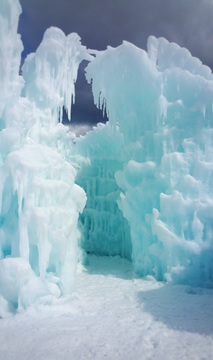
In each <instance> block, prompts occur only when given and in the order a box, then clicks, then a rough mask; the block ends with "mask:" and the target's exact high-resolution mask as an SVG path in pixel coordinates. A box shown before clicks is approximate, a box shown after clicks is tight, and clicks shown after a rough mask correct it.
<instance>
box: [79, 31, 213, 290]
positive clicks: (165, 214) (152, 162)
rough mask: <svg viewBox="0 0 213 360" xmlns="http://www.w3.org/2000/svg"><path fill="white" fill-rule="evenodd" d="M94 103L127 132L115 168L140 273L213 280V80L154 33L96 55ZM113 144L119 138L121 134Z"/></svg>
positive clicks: (91, 70)
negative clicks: (144, 44) (139, 43)
mask: <svg viewBox="0 0 213 360" xmlns="http://www.w3.org/2000/svg"><path fill="white" fill-rule="evenodd" d="M86 76H87V79H88V81H89V82H91V83H92V90H93V95H94V101H95V104H96V105H97V106H98V107H99V108H101V109H103V111H105V110H106V112H107V114H108V116H109V122H110V124H111V125H112V127H115V126H116V125H118V126H119V129H120V132H121V134H122V135H123V137H124V143H123V165H122V168H121V169H119V170H118V171H117V172H115V178H116V181H117V184H118V187H119V188H120V189H121V191H120V197H119V199H118V205H119V208H120V209H121V211H122V213H123V216H124V217H125V218H126V219H127V221H128V223H129V226H130V234H131V243H132V262H133V266H134V269H135V272H136V273H138V274H139V275H143V276H144V275H148V274H149V275H153V276H155V277H156V278H157V279H158V280H167V281H176V282H182V283H190V284H193V285H196V286H212V285H213V192H212V180H213V128H212V127H213V102H212V99H213V76H212V73H211V70H210V69H209V68H208V67H207V66H204V65H202V63H201V62H200V61H199V60H198V59H196V58H194V57H192V56H191V54H190V53H189V51H188V50H186V49H183V48H180V47H179V46H178V45H177V44H174V43H169V42H168V41H167V40H166V39H163V38H160V39H156V38H155V37H153V36H151V37H150V38H149V39H148V51H147V52H146V51H145V50H141V49H139V48H137V47H135V46H134V45H132V44H130V43H128V42H124V43H123V44H122V45H121V46H119V47H117V48H111V47H109V48H108V49H107V50H106V51H103V52H100V53H96V58H95V59H94V60H93V61H92V62H91V63H89V65H88V67H87V69H86ZM115 141H116V140H115Z"/></svg>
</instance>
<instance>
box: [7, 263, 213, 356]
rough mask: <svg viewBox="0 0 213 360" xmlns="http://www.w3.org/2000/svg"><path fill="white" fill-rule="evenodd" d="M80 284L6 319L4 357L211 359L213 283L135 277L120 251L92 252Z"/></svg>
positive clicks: (79, 278)
mask: <svg viewBox="0 0 213 360" xmlns="http://www.w3.org/2000/svg"><path fill="white" fill-rule="evenodd" d="M77 284H78V286H77V291H76V293H75V294H74V295H73V297H72V298H71V299H69V300H68V299H66V300H62V299H61V300H57V301H56V302H54V303H53V304H52V305H51V306H45V307H44V306H42V305H39V304H37V306H36V307H34V308H33V307H32V308H31V309H29V310H27V311H26V312H24V313H21V314H18V315H16V316H15V317H12V318H7V319H3V320H0V346H1V357H2V359H4V360H16V359H17V358H19V359H22V360H29V358H30V359H32V360H35V359H40V360H46V359H49V360H56V359H59V358H60V359H73V360H79V359H80V360H82V359H95V360H99V359H104V358H105V359H110V360H111V359H118V360H123V359H126V360H133V359H143V360H148V359H152V360H161V359H162V360H163V359H165V360H179V359H182V360H188V359H193V360H204V359H205V360H209V359H211V357H212V353H213V318H212V314H213V303H212V296H213V294H212V290H207V289H200V288H191V287H189V286H180V285H179V286H169V285H165V284H161V283H158V282H156V281H155V280H154V279H153V278H151V277H150V278H148V279H146V280H142V279H135V278H134V277H132V267H131V263H129V262H127V261H125V260H121V259H119V257H117V258H114V259H113V258H109V257H99V258H97V257H90V258H89V266H88V268H87V272H85V271H84V272H81V273H79V274H78V275H77ZM0 301H1V300H0Z"/></svg>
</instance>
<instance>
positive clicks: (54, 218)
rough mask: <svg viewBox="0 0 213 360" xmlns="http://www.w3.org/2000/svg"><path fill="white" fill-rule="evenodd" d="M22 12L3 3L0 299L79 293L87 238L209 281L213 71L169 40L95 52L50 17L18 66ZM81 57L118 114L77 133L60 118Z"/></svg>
mask: <svg viewBox="0 0 213 360" xmlns="http://www.w3.org/2000/svg"><path fill="white" fill-rule="evenodd" d="M20 11H21V8H20V5H19V2H18V0H16V1H12V0H3V1H2V2H1V5H0V29H1V31H0V41H1V44H3V50H4V51H2V52H1V53H0V69H4V70H3V71H2V72H1V76H0V87H1V89H3V91H2V94H1V96H0V256H1V261H0V275H1V276H0V294H1V303H4V306H9V307H11V308H13V309H15V308H17V307H26V306H28V305H29V304H30V303H32V302H34V301H36V299H37V298H40V299H41V298H43V299H47V298H48V299H50V298H51V297H54V296H56V297H57V296H60V295H61V294H70V293H72V291H73V289H74V287H75V274H76V266H77V262H78V261H80V254H79V249H80V246H79V242H80V241H81V242H83V244H84V245H83V246H84V247H85V249H86V250H87V251H92V252H95V253H98V254H109V255H115V254H119V255H121V256H124V257H127V258H131V259H132V262H133V267H134V270H135V272H136V273H137V274H140V275H142V276H144V275H147V274H149V275H152V276H154V277H155V278H156V279H158V280H167V281H176V282H184V283H191V284H194V285H199V286H212V284H213V225H212V224H213V195H212V179H213V165H212V164H213V161H212V156H213V129H212V128H213V110H212V108H213V107H212V104H213V75H212V73H211V70H210V69H209V68H208V67H206V66H204V65H202V63H201V62H200V61H199V60H198V59H196V58H194V57H192V56H191V54H190V53H189V52H188V51H187V50H186V49H183V48H180V47H179V46H178V45H176V44H173V43H169V42H168V41H166V40H165V39H162V38H161V39H156V38H154V37H150V38H149V39H148V50H147V51H145V50H142V49H139V48H137V47H135V46H134V45H132V44H130V43H127V42H124V43H123V44H122V45H121V46H119V47H118V48H116V49H114V48H110V47H109V48H108V49H107V50H106V51H103V52H96V51H93V54H92V55H91V51H88V50H87V49H86V48H85V47H84V46H82V45H81V42H80V39H79V37H78V35H77V34H70V35H68V36H67V37H66V36H65V35H64V33H63V32H62V31H61V30H59V29H56V28H50V29H48V30H47V31H46V32H45V34H44V38H43V41H42V43H41V45H40V46H39V47H38V49H37V51H36V53H35V54H30V55H29V56H28V57H27V59H26V60H25V63H24V65H23V68H22V75H19V65H20V55H21V51H22V43H21V40H20V36H19V35H18V34H17V24H18V17H19V14H20ZM85 59H86V60H88V61H89V65H88V66H87V69H86V77H87V80H88V81H89V82H92V91H93V95H94V101H95V104H96V106H98V107H100V108H104V109H106V111H107V114H108V117H109V123H108V124H107V125H102V126H98V127H97V128H96V129H94V130H93V131H92V132H90V133H88V134H87V135H86V136H85V137H81V138H75V135H74V134H72V133H70V132H69V131H68V129H67V128H66V127H64V126H63V125H62V124H61V123H60V119H61V114H62V108H63V107H64V108H65V109H66V110H67V112H68V116H69V117H70V114H71V101H72V98H73V99H74V97H75V87H74V83H75V81H76V78H77V72H78V66H79V64H80V62H81V61H82V60H85ZM79 185H80V186H79ZM83 188H84V190H85V191H86V193H87V199H88V200H87V205H86V207H85V204H86V193H85V191H84V190H83ZM84 207H85V210H84V212H83V214H82V215H81V224H80V225H79V221H78V220H79V214H80V213H82V211H83V209H84ZM82 238H83V239H82ZM14 284H15V285H14ZM45 301H46V300H45ZM48 301H49V300H48ZM8 304H9V305H8Z"/></svg>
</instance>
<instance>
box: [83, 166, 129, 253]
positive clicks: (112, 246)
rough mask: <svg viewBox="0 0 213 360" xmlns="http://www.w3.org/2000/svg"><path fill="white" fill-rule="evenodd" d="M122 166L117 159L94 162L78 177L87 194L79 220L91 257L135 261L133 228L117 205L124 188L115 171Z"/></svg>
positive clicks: (85, 248)
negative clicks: (109, 257)
mask: <svg viewBox="0 0 213 360" xmlns="http://www.w3.org/2000/svg"><path fill="white" fill-rule="evenodd" d="M120 166H121V164H120V163H119V161H118V160H115V159H105V160H104V161H102V160H100V159H93V160H92V162H91V163H90V164H88V165H87V166H85V167H84V168H83V169H82V170H81V172H80V173H79V175H78V178H77V182H78V184H79V185H80V186H81V187H82V188H83V189H84V190H85V192H86V194H87V203H86V206H85V209H84V211H83V213H82V214H81V215H80V218H79V222H80V228H81V229H82V248H83V250H84V251H85V252H86V253H87V254H94V255H97V256H120V257H121V258H125V259H128V260H131V253H132V244H131V237H130V228H129V224H128V222H127V220H126V219H125V218H124V216H123V214H122V212H121V211H120V209H119V207H118V204H117V200H118V198H119V194H120V189H119V188H118V185H117V184H116V181H115V172H116V171H117V169H119V167H120Z"/></svg>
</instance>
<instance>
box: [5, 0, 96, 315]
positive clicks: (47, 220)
mask: <svg viewBox="0 0 213 360" xmlns="http://www.w3.org/2000/svg"><path fill="white" fill-rule="evenodd" d="M20 11H21V8H20V5H19V2H18V1H14V0H4V1H3V2H1V5H0V27H1V32H0V37H1V39H0V40H1V44H5V46H3V51H2V52H1V54H0V68H1V69H2V70H3V72H2V74H1V78H0V86H1V89H2V93H1V100H0V101H1V108H0V110H1V112H0V128H1V131H0V257H1V258H3V259H4V260H1V266H0V278H1V282H0V295H1V297H2V298H3V299H5V300H6V301H8V304H9V307H10V308H11V309H14V310H16V309H17V308H19V309H20V308H24V307H26V306H28V305H29V298H31V299H33V301H36V300H37V298H41V295H42V297H44V298H46V297H49V298H50V297H51V296H60V294H70V293H72V291H73V289H74V287H75V273H76V265H77V259H78V241H79V238H80V232H79V230H78V226H77V223H78V216H79V213H80V212H81V211H82V210H83V208H84V206H85V203H86V194H85V192H84V190H83V189H82V188H80V187H79V186H78V185H77V184H76V183H75V177H76V169H75V168H74V167H73V166H72V164H71V163H69V162H68V161H66V159H65V156H64V154H63V151H62V149H63V144H65V143H66V141H67V139H68V137H69V136H68V134H67V129H66V128H65V127H64V126H63V125H62V124H60V123H58V119H60V117H61V113H62V107H63V106H64V107H65V108H66V109H67V111H68V114H70V110H71V98H72V97H74V82H75V80H76V76H77V69H78V65H79V63H80V62H81V61H82V60H83V59H85V58H86V59H88V58H90V56H89V55H88V54H87V52H86V50H85V48H84V47H83V46H82V45H81V44H80V41H79V37H78V35H76V34H71V35H68V36H67V37H66V36H65V35H64V34H63V32H62V31H61V30H59V29H56V28H50V29H48V30H47V31H46V33H45V34H44V38H43V41H42V43H41V45H40V46H39V48H38V49H37V51H36V53H35V54H30V55H29V56H28V58H27V59H26V61H25V64H24V66H23V69H22V71H23V77H22V76H19V66H20V59H21V51H22V44H21V40H20V37H19V35H17V25H18V16H19V14H20ZM12 259H13V260H12ZM15 274H16V275H15ZM27 274H28V275H29V276H28V275H27ZM5 279H7V280H8V286H6V280H5ZM15 279H16V280H17V281H16V280H15ZM38 279H39V280H38ZM14 282H15V283H16V290H15V289H14V290H13V291H10V289H12V288H13V287H14V286H13V283H14ZM33 283H34V284H35V286H33V285H32V284H33ZM34 287H35V289H34ZM36 288H37V291H36ZM28 291H29V292H30V293H32V294H33V295H32V294H31V295H30V294H28V296H27V297H26V296H22V295H23V293H25V295H26V293H27V292H28Z"/></svg>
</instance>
